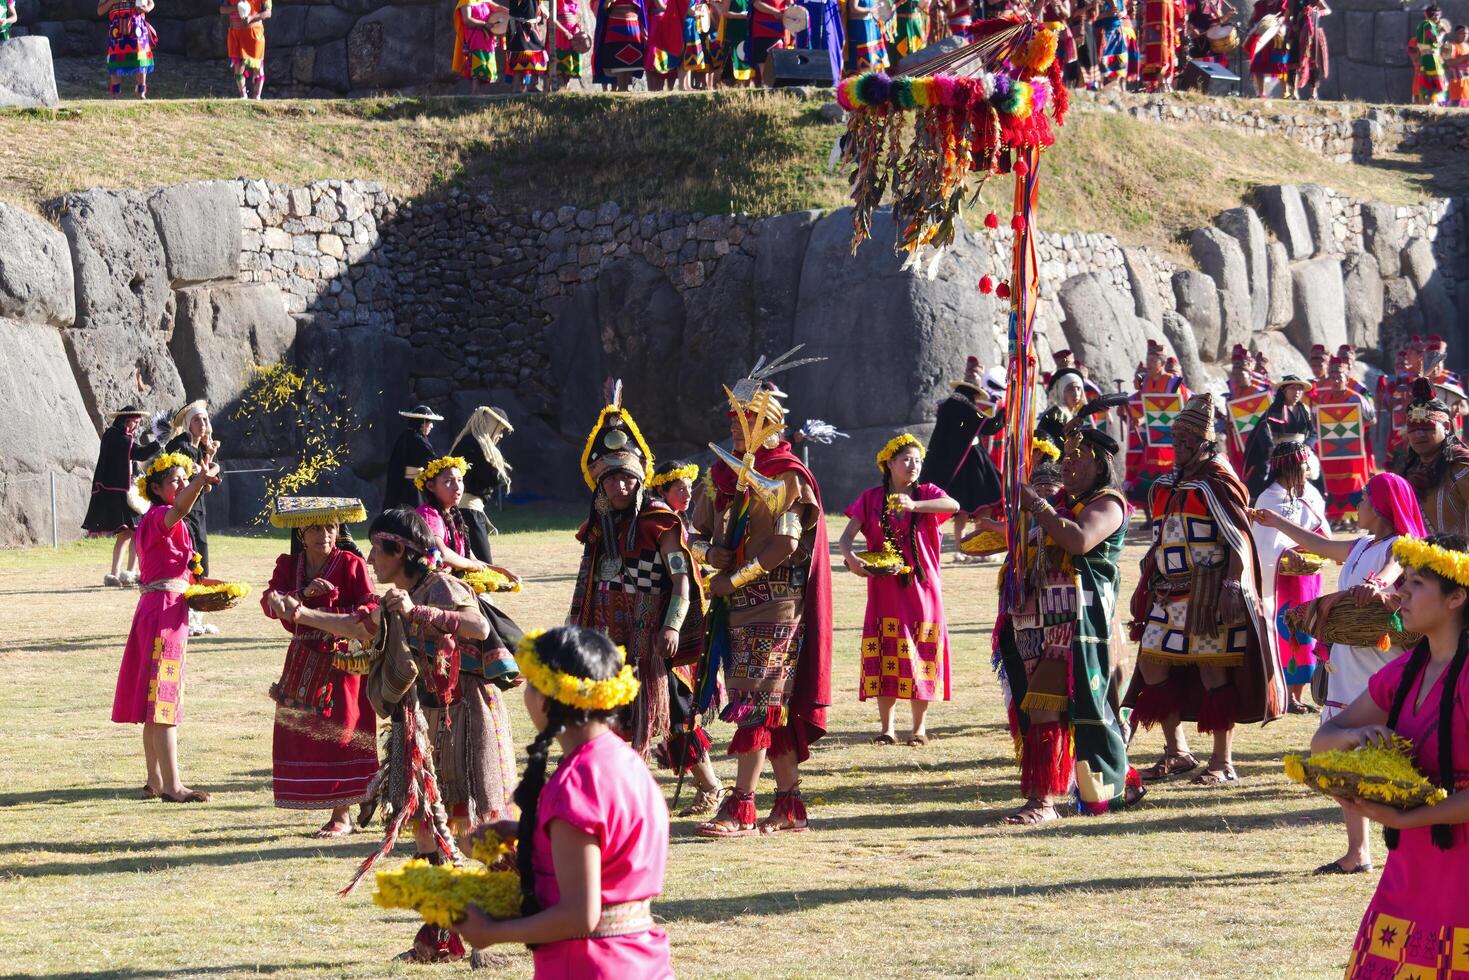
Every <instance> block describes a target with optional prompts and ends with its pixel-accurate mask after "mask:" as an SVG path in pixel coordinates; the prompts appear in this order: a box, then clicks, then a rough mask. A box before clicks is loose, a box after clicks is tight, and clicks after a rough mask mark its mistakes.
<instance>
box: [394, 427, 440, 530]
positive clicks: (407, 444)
mask: <svg viewBox="0 0 1469 980" xmlns="http://www.w3.org/2000/svg"><path fill="white" fill-rule="evenodd" d="M437 457H438V453H436V452H435V451H434V447H433V444H432V443H431V442H429V441H428V436H426V435H424V434H423V433H422V432H419V431H418V428H417V427H416V426H415V427H412V428H408V429H404V430H403V432H402V433H401V434H400V435H399V436H398V441H397V442H395V443H393V451H392V453H391V454H390V455H389V456H388V475H387V486H385V487H384V488H383V510H392V509H393V508H394V507H407V508H408V509H410V510H412V509H413V508H415V507H417V506H418V488H417V487H415V486H414V485H413V480H412V478H411V477H406V476H404V475H403V472H404V471H405V470H406V469H408V467H410V466H411V467H414V468H415V469H420V470H421V469H423V468H424V467H425V466H427V465H428V464H429V463H430V462H432V461H433V460H434V459H436V458H437Z"/></svg>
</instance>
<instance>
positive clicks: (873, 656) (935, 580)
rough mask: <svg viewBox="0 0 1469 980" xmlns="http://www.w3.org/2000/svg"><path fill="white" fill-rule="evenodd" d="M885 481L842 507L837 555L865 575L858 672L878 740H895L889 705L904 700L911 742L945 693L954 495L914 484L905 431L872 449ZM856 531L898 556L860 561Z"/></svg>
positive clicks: (916, 455) (915, 459)
mask: <svg viewBox="0 0 1469 980" xmlns="http://www.w3.org/2000/svg"><path fill="white" fill-rule="evenodd" d="M877 468H878V469H879V470H880V471H881V472H882V483H881V484H880V485H878V486H875V487H869V488H868V489H867V490H864V491H863V492H862V495H861V496H859V497H858V498H857V499H856V500H855V501H853V503H852V506H850V507H848V508H847V518H848V520H847V527H846V530H844V531H843V532H842V538H841V545H840V547H841V551H842V560H843V561H844V562H845V563H846V565H847V568H848V570H849V571H851V572H852V573H853V574H854V575H858V576H860V577H862V578H865V579H867V615H866V618H865V619H864V620H863V625H862V675H861V681H860V686H859V687H858V691H857V696H858V697H860V698H861V699H862V700H863V701H866V700H867V699H868V698H877V717H878V723H879V725H880V727H881V731H879V732H878V734H877V737H875V738H874V739H873V741H874V742H875V743H877V744H878V745H894V744H896V743H897V741H898V739H897V735H896V734H895V732H894V730H893V709H894V708H895V707H896V706H897V702H898V700H899V699H904V700H907V701H908V702H909V705H910V707H911V709H912V716H913V731H912V734H911V735H910V737H909V739H908V744H909V745H913V746H922V745H927V744H928V728H927V719H928V706H929V704H930V703H931V702H934V701H940V700H942V701H947V700H949V627H948V622H947V621H946V620H945V618H944V595H943V586H942V584H941V583H940V582H939V553H940V548H941V546H942V544H943V538H942V536H941V535H942V532H941V531H940V527H941V526H942V525H943V523H944V521H946V520H948V519H949V515H950V514H953V513H955V512H957V511H958V510H959V502H958V501H956V500H955V499H954V498H952V497H950V496H949V495H948V494H946V493H944V492H943V491H942V490H940V489H939V488H938V487H936V486H934V485H933V484H932V483H919V482H918V476H919V474H920V473H921V472H922V471H923V443H921V442H919V441H918V439H917V437H916V436H912V435H910V434H908V433H906V432H904V433H903V434H902V435H898V436H894V437H893V438H892V439H890V440H889V441H888V443H887V445H885V446H883V447H882V450H881V451H880V452H879V453H878V454H877ZM859 531H860V532H861V533H862V535H863V536H864V537H865V538H866V540H867V548H868V550H869V552H883V551H886V552H889V553H891V554H893V555H895V556H896V558H895V561H894V563H893V564H892V565H891V566H877V565H873V564H869V563H868V562H864V561H863V560H862V559H860V558H858V557H857V555H856V554H855V553H854V552H853V551H852V543H853V541H854V540H855V539H856V537H857V533H858V532H859Z"/></svg>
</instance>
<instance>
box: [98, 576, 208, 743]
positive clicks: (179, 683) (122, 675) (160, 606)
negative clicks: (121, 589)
mask: <svg viewBox="0 0 1469 980" xmlns="http://www.w3.org/2000/svg"><path fill="white" fill-rule="evenodd" d="M188 642H189V607H188V604H187V603H185V602H184V597H183V596H182V595H180V594H178V593H176V592H145V593H143V596H142V597H141V598H140V599H138V608H137V610H136V611H135V612H134V613H133V628H132V630H130V631H129V632H128V643H127V647H126V649H124V650H123V653H122V665H121V666H120V667H118V670H117V691H116V693H115V694H114V695H113V697H112V720H113V721H116V722H122V723H125V724H142V723H145V722H152V723H154V724H158V725H177V724H178V723H179V722H181V721H183V719H184V709H183V698H184V648H185V646H187V644H188Z"/></svg>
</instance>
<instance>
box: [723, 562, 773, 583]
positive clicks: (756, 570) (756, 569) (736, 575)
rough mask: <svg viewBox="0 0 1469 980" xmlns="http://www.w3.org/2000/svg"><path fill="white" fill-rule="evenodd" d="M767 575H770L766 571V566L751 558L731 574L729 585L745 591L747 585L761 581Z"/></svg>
mask: <svg viewBox="0 0 1469 980" xmlns="http://www.w3.org/2000/svg"><path fill="white" fill-rule="evenodd" d="M766 574H768V573H767V572H766V571H765V566H764V565H762V564H760V559H759V558H751V559H750V560H749V561H747V562H745V563H744V564H743V565H741V566H740V567H739V568H737V569H735V570H734V572H732V573H731V574H730V576H729V584H730V585H732V586H734V587H735V588H737V589H743V588H744V587H745V586H747V585H750V584H752V583H754V582H758V581H760V580H761V579H762V578H764V577H765V576H766Z"/></svg>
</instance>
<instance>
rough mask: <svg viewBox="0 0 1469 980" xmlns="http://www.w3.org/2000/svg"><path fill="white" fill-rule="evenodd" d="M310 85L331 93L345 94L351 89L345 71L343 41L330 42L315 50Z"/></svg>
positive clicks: (350, 83) (345, 47) (344, 45)
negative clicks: (327, 89)
mask: <svg viewBox="0 0 1469 980" xmlns="http://www.w3.org/2000/svg"><path fill="white" fill-rule="evenodd" d="M311 83H312V84H313V85H320V86H322V87H323V88H329V89H331V90H332V91H333V92H347V91H348V90H350V89H351V88H352V79H351V77H350V75H349V73H348V71H347V42H346V41H345V40H338V41H330V42H328V43H326V44H323V45H322V46H321V47H319V48H317V49H316V62H315V64H314V65H313V66H312V71H311Z"/></svg>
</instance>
